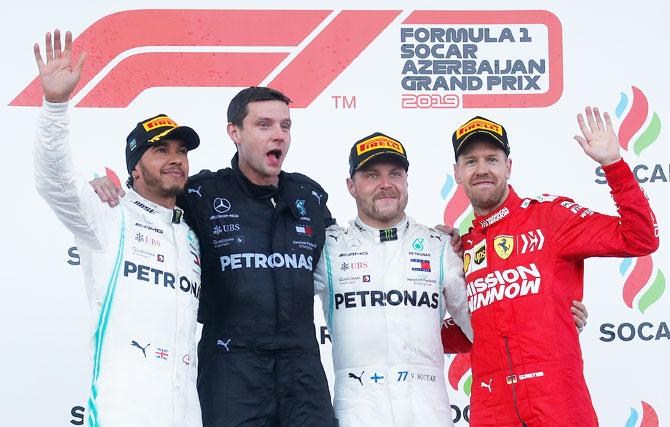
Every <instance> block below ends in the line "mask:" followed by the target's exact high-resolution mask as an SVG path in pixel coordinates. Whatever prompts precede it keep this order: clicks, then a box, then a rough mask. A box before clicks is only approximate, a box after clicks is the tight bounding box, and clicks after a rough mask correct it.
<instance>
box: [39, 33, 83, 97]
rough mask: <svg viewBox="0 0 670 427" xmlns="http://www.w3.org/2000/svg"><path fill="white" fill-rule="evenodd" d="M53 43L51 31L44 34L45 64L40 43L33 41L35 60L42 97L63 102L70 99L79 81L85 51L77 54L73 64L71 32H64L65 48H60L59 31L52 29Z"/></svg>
mask: <svg viewBox="0 0 670 427" xmlns="http://www.w3.org/2000/svg"><path fill="white" fill-rule="evenodd" d="M53 38H54V40H53V44H52V43H51V33H47V34H46V36H45V45H46V46H45V49H46V52H45V53H46V61H47V62H46V64H45V63H44V61H43V60H42V55H41V54H40V45H39V43H35V47H34V52H35V62H37V68H38V69H39V72H40V82H41V83H42V89H43V90H44V99H46V100H47V101H49V102H58V103H63V102H67V101H68V100H69V99H70V95H72V92H73V91H74V88H75V86H77V83H79V78H80V77H81V70H82V68H83V67H84V60H85V59H86V53H82V54H81V55H80V56H79V60H78V61H77V63H76V64H74V65H73V61H72V33H71V32H69V31H68V32H66V33H65V48H64V49H63V50H61V40H60V31H59V30H56V31H54V35H53Z"/></svg>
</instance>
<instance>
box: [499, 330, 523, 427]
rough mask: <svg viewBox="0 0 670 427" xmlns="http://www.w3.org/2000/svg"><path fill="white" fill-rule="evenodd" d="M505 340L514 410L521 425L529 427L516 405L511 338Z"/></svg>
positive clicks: (508, 378) (508, 379) (504, 337)
mask: <svg viewBox="0 0 670 427" xmlns="http://www.w3.org/2000/svg"><path fill="white" fill-rule="evenodd" d="M503 339H504V340H505V351H506V352H507V363H508V365H509V376H508V377H507V382H508V384H510V385H511V386H512V401H513V402H514V410H515V411H516V416H517V418H519V422H521V425H522V426H523V427H528V424H526V422H525V421H524V420H523V418H521V414H520V413H519V406H518V405H517V403H516V388H515V387H514V384H516V375H514V367H513V366H512V353H511V352H510V351H509V338H508V337H506V336H503Z"/></svg>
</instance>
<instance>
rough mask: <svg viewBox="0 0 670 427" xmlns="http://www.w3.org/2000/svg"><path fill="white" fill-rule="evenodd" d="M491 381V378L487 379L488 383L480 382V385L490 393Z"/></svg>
mask: <svg viewBox="0 0 670 427" xmlns="http://www.w3.org/2000/svg"><path fill="white" fill-rule="evenodd" d="M491 381H493V378H491V379H490V380H489V382H488V384H487V383H485V382H484V381H482V383H481V384H480V386H481V387H484V388H488V389H489V393H491Z"/></svg>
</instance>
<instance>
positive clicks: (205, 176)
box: [188, 168, 233, 185]
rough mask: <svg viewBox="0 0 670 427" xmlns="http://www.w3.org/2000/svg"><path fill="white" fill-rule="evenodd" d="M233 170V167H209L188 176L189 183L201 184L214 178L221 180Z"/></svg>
mask: <svg viewBox="0 0 670 427" xmlns="http://www.w3.org/2000/svg"><path fill="white" fill-rule="evenodd" d="M232 172H233V170H232V169H231V168H225V169H219V170H218V171H211V170H209V169H203V170H201V171H200V172H198V173H197V174H195V175H193V176H189V177H188V184H189V185H193V184H196V183H198V184H200V183H206V182H209V181H213V180H219V179H221V178H226V177H228V176H230V175H231V173H232Z"/></svg>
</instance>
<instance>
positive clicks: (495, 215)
mask: <svg viewBox="0 0 670 427" xmlns="http://www.w3.org/2000/svg"><path fill="white" fill-rule="evenodd" d="M520 205H521V198H520V197H519V196H518V195H517V194H516V192H515V191H514V189H513V188H512V186H511V185H510V186H509V194H508V195H507V199H505V201H504V202H503V204H502V205H500V207H498V209H496V210H495V211H493V212H491V213H490V214H488V215H482V216H478V215H475V219H474V220H472V228H474V229H475V230H477V231H480V232H483V231H484V229H486V228H487V227H489V226H491V225H493V224H496V223H498V222H500V221H502V220H504V219H505V218H507V217H508V216H509V215H510V214H511V213H512V212H513V211H514V210H515V209H517V208H518V207H519V206H520Z"/></svg>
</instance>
